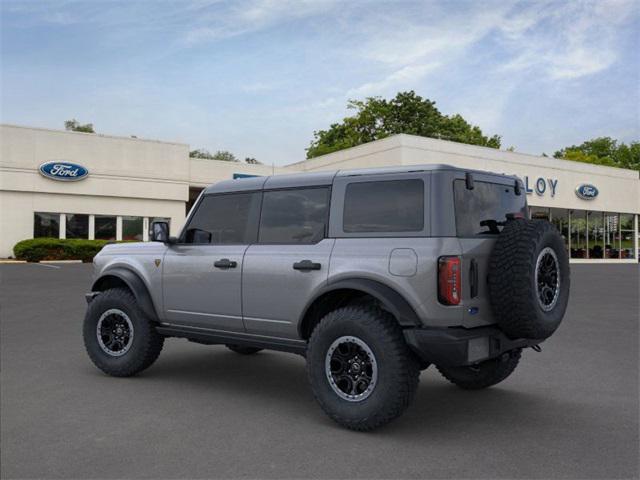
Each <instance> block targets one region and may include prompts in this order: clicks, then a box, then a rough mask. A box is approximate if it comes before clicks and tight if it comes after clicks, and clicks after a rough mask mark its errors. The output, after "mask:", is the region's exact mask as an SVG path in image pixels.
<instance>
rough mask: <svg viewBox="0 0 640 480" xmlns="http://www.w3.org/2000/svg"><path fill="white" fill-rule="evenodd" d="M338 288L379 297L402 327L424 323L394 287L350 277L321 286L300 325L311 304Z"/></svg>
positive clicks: (308, 306)
mask: <svg viewBox="0 0 640 480" xmlns="http://www.w3.org/2000/svg"><path fill="white" fill-rule="evenodd" d="M336 290H359V291H361V292H363V293H366V294H368V295H371V296H372V297H373V298H375V299H377V300H378V301H379V302H380V303H381V304H382V306H383V307H384V308H385V309H386V310H388V311H389V313H391V314H392V315H393V316H394V317H395V318H396V320H397V321H398V324H399V325H400V326H402V327H415V326H419V325H421V324H422V322H421V321H420V318H419V317H418V315H417V314H416V312H415V310H414V309H413V307H412V306H411V305H410V304H409V302H407V300H406V299H405V298H404V297H403V296H402V295H400V294H399V293H398V292H397V291H396V290H394V289H393V288H391V287H389V286H387V285H385V284H384V283H381V282H378V281H376V280H370V279H368V278H350V279H345V280H339V281H337V282H335V283H329V284H327V285H326V286H324V287H323V288H321V289H320V290H319V291H318V292H316V295H315V296H314V297H313V299H312V300H311V301H310V302H309V303H307V305H306V306H305V308H304V310H303V312H302V315H301V316H300V320H299V322H298V325H302V323H303V320H304V318H305V317H306V315H307V313H308V312H309V309H310V308H311V306H312V305H313V304H314V303H315V301H316V300H318V299H319V298H320V297H322V296H323V295H325V294H327V293H330V292H332V291H336Z"/></svg>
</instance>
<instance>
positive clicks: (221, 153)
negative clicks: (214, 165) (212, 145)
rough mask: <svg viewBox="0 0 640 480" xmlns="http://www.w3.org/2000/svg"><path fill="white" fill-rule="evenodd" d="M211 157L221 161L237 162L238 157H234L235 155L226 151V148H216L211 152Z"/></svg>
mask: <svg viewBox="0 0 640 480" xmlns="http://www.w3.org/2000/svg"><path fill="white" fill-rule="evenodd" d="M213 159H214V160H222V161H223V162H237V161H238V159H237V158H236V156H235V155H234V154H233V153H231V152H228V151H226V150H218V151H217V152H216V153H214V154H213Z"/></svg>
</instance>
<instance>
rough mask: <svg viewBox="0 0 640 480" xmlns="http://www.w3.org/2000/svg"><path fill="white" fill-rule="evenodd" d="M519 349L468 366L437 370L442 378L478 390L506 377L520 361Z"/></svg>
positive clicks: (520, 351) (467, 388) (464, 387)
mask: <svg viewBox="0 0 640 480" xmlns="http://www.w3.org/2000/svg"><path fill="white" fill-rule="evenodd" d="M521 354H522V350H521V349H519V348H518V349H516V350H512V351H510V352H507V353H503V354H502V355H501V356H500V357H498V358H492V359H491V360H486V361H484V362H482V363H479V364H478V365H470V366H468V367H441V366H438V367H437V368H438V371H439V372H440V373H441V374H442V376H443V377H444V378H446V379H447V380H449V381H450V382H451V383H453V384H454V385H457V386H458V387H460V388H463V389H465V390H480V389H482V388H487V387H491V386H493V385H496V384H497V383H500V382H501V381H503V380H504V379H506V378H507V377H508V376H509V375H511V374H512V373H513V371H514V370H515V369H516V367H517V366H518V363H519V362H520V355H521Z"/></svg>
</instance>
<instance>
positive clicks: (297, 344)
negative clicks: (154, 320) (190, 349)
mask: <svg viewBox="0 0 640 480" xmlns="http://www.w3.org/2000/svg"><path fill="white" fill-rule="evenodd" d="M156 330H157V332H158V333H159V334H161V335H164V336H165V337H177V338H186V339H188V340H191V341H193V342H196V343H202V344H205V345H220V344H222V345H224V344H227V343H229V344H233V345H242V346H246V347H257V348H265V349H268V350H277V351H280V352H289V353H297V354H298V355H302V356H305V355H306V352H307V342H304V341H302V340H289V339H286V338H276V337H259V336H253V335H248V334H243V333H233V332H221V331H218V330H207V329H206V328H195V327H187V326H183V325H167V324H160V325H158V326H156Z"/></svg>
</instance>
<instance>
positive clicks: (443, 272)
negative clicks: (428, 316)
mask: <svg viewBox="0 0 640 480" xmlns="http://www.w3.org/2000/svg"><path fill="white" fill-rule="evenodd" d="M460 295H461V290H460V257H440V258H439V259H438V300H439V301H440V303H442V304H444V305H458V304H459V303H460Z"/></svg>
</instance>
